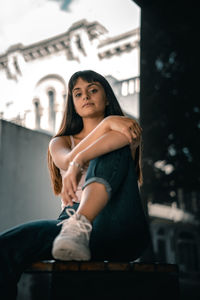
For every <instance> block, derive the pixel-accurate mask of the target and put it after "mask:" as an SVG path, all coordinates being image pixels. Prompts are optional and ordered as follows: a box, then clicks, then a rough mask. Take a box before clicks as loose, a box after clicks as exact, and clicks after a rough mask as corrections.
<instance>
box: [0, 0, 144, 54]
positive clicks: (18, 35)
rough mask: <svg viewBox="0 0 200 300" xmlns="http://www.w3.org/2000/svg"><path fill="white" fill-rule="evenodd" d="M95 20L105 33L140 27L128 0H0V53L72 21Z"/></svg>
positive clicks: (136, 11) (137, 14)
mask: <svg viewBox="0 0 200 300" xmlns="http://www.w3.org/2000/svg"><path fill="white" fill-rule="evenodd" d="M81 19H86V20H88V21H99V22H100V23H101V24H102V25H104V26H105V27H106V28H107V29H108V31H109V36H114V35H118V34H120V33H123V32H126V31H129V30H132V29H135V28H137V27H140V8H139V7H138V6H137V5H136V4H135V3H134V2H133V1H132V0H0V54H3V53H5V52H6V50H7V49H8V48H9V47H10V46H11V45H14V44H18V43H22V44H23V45H29V44H32V43H34V42H38V41H40V40H43V39H46V38H50V37H53V36H55V35H57V34H60V33H63V32H65V31H67V30H68V28H69V27H70V26H71V25H72V24H73V23H74V22H76V21H79V20H81Z"/></svg>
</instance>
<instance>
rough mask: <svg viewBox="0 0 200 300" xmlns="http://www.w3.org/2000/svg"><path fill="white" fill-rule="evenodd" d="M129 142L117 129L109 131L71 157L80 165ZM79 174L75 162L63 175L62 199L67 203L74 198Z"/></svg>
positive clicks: (136, 144)
mask: <svg viewBox="0 0 200 300" xmlns="http://www.w3.org/2000/svg"><path fill="white" fill-rule="evenodd" d="M139 139H140V137H138V138H137V139H136V140H135V142H134V148H133V149H136V148H137V146H138V143H139ZM128 144H129V141H128V139H127V137H126V136H125V135H124V134H122V133H120V132H117V131H113V130H111V131H109V132H107V133H105V134H104V135H103V136H101V137H100V138H98V139H97V140H96V141H95V142H93V143H92V144H91V145H89V146H88V147H87V148H85V149H84V150H82V151H81V152H79V153H78V154H77V155H76V156H75V157H74V159H73V161H74V162H75V163H78V164H79V165H80V166H84V164H86V163H87V162H89V161H90V160H92V159H94V158H96V157H98V156H101V155H103V154H106V153H109V152H111V151H114V150H116V149H119V148H122V147H124V146H126V145H128ZM79 175H80V169H79V168H78V167H77V165H76V164H74V165H70V166H69V168H68V170H67V172H66V173H65V175H64V176H63V188H62V192H61V195H62V200H63V202H64V203H65V204H66V205H67V204H70V205H72V199H76V198H77V196H76V194H75V193H76V190H77V185H78V176H79Z"/></svg>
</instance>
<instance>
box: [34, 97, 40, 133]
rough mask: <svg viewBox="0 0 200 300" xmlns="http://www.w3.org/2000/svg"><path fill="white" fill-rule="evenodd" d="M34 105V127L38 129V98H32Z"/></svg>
mask: <svg viewBox="0 0 200 300" xmlns="http://www.w3.org/2000/svg"><path fill="white" fill-rule="evenodd" d="M33 102H34V106H35V128H36V129H40V101H39V99H34V101H33Z"/></svg>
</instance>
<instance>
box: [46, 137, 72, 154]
mask: <svg viewBox="0 0 200 300" xmlns="http://www.w3.org/2000/svg"><path fill="white" fill-rule="evenodd" d="M58 147H65V148H66V147H67V148H71V139H70V136H68V135H64V136H56V137H53V138H52V139H51V140H50V142H49V149H50V151H52V150H54V149H55V148H58Z"/></svg>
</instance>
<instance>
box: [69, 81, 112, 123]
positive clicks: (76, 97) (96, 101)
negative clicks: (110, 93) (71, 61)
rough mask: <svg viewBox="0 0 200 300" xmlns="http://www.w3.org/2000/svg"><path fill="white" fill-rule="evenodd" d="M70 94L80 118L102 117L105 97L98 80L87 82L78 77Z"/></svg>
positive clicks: (105, 101) (105, 102)
mask: <svg viewBox="0 0 200 300" xmlns="http://www.w3.org/2000/svg"><path fill="white" fill-rule="evenodd" d="M72 96H73V102H74V106H75V109H76V112H77V114H78V115H79V116H81V117H82V118H84V117H85V118H86V117H92V118H94V117H98V118H99V117H104V114H105V108H106V104H107V99H106V94H105V91H104V88H103V86H102V85H101V84H100V83H99V82H87V81H85V80H83V79H82V78H78V79H77V81H76V84H75V85H74V88H73V90H72Z"/></svg>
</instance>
